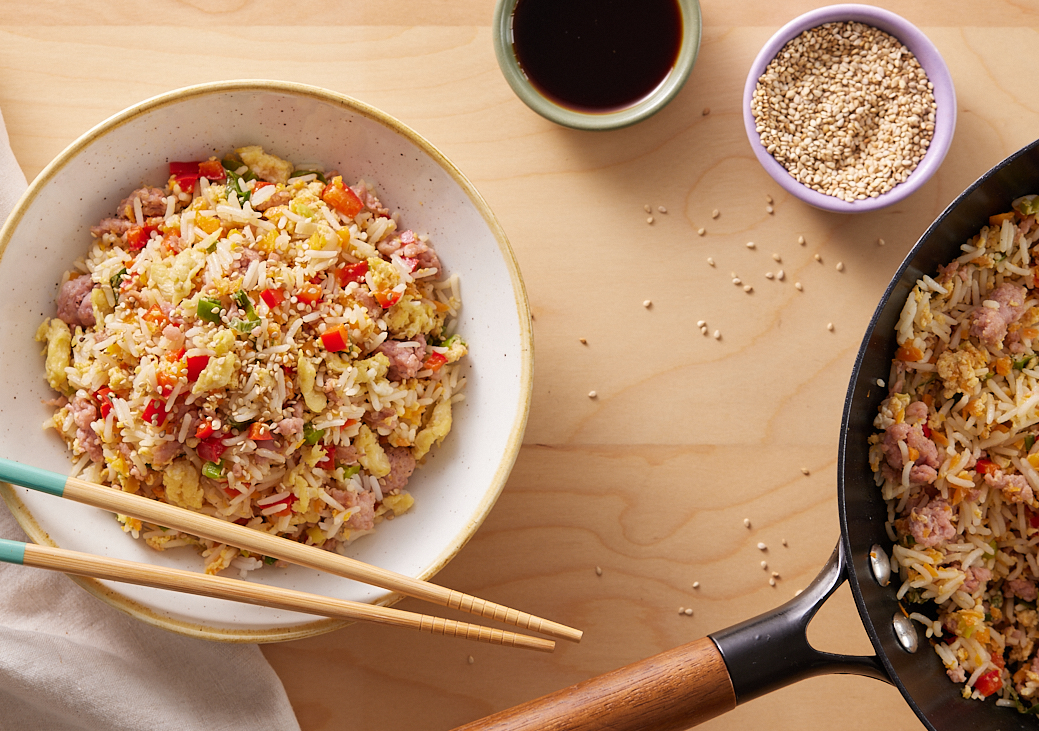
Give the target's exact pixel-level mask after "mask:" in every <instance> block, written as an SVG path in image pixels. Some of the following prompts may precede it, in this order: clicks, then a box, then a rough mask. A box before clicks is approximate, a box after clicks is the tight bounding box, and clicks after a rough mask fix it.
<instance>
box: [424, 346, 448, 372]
mask: <svg viewBox="0 0 1039 731" xmlns="http://www.w3.org/2000/svg"><path fill="white" fill-rule="evenodd" d="M445 363H447V356H445V355H444V354H442V353H438V352H436V351H433V352H432V353H430V354H429V357H428V358H426V362H425V363H424V364H423V365H424V366H425V367H426V368H428V369H429V370H431V371H433V372H434V373H436V372H437V371H439V370H440V369H441V367H443V365H444V364H445Z"/></svg>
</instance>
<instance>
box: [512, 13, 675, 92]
mask: <svg viewBox="0 0 1039 731" xmlns="http://www.w3.org/2000/svg"><path fill="white" fill-rule="evenodd" d="M681 44H682V14H681V11H680V10H679V8H678V3H677V0H518V2H517V3H516V8H515V10H514V11H513V15H512V47H513V50H514V52H515V54H516V60H517V61H519V65H520V67H521V68H522V69H523V72H524V73H525V74H526V76H527V78H528V79H530V81H531V82H532V83H533V84H534V86H535V87H537V89H538V90H539V91H540V92H541V93H542V94H544V95H545V96H546V97H548V98H550V99H551V100H553V101H555V102H556V103H558V104H561V105H562V106H565V107H570V108H571V109H575V110H579V111H591V112H610V111H615V110H618V109H624V108H626V107H630V106H633V105H634V104H636V103H638V102H639V101H641V100H642V99H645V98H646V97H647V96H649V95H650V94H651V93H652V92H653V90H654V89H656V88H657V87H658V86H660V84H661V82H663V81H664V80H665V79H666V78H667V76H668V74H669V73H671V70H672V69H673V68H674V65H675V61H676V59H677V58H678V51H679V48H680V47H681Z"/></svg>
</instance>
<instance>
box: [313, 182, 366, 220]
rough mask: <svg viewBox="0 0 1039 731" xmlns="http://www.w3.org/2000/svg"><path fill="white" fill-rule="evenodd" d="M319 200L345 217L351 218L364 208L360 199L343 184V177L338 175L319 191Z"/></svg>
mask: <svg viewBox="0 0 1039 731" xmlns="http://www.w3.org/2000/svg"><path fill="white" fill-rule="evenodd" d="M321 200H323V201H324V202H325V203H327V204H328V205H330V206H332V208H334V209H335V210H337V211H339V212H340V213H342V214H343V215H344V216H346V217H347V218H353V217H354V216H356V215H357V214H358V213H360V212H361V209H363V208H364V203H362V202H361V199H360V198H358V197H357V194H356V193H354V192H353V190H352V189H350V188H349V187H347V186H346V185H343V178H342V176H339V175H337V176H335V177H334V178H332V181H331V182H330V183H329V184H328V185H326V186H325V189H324V190H323V191H322V192H321Z"/></svg>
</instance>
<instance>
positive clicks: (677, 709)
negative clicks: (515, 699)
mask: <svg viewBox="0 0 1039 731" xmlns="http://www.w3.org/2000/svg"><path fill="white" fill-rule="evenodd" d="M735 707H736V694H735V692H734V691H733V689H732V682H731V681H730V680H729V673H728V670H727V669H726V667H725V661H724V660H723V659H722V655H721V653H720V652H719V651H718V648H717V647H715V645H714V643H713V642H712V641H711V640H710V639H708V638H706V637H705V638H703V639H700V640H695V641H693V642H690V643H689V644H687V645H682V646H681V647H677V648H675V649H673V650H668V651H667V652H662V653H660V654H659V655H654V656H653V657H650V658H646V659H645V660H640V661H638V662H635V663H632V664H631V665H628V666H626V667H623V668H620V669H618V670H614V671H611V672H609V673H606V674H604V675H601V676H599V677H597V678H592V679H591V680H586V681H584V682H582V683H578V684H577V685H575V686H573V687H570V688H564V689H563V690H560V691H557V692H555V693H551V694H549V695H547V696H544V697H543V698H538V699H537V700H533V701H529V702H527V703H523V704H521V705H519V706H517V707H516V708H512V709H509V710H505V711H501V712H499V713H496V714H494V715H493V716H488V717H487V718H484V719H481V720H479V721H474V722H472V723H467V724H466V725H465V726H461V727H459V728H458V729H457V730H456V731H605V730H606V729H609V730H610V731H680V729H684V728H689V727H690V726H695V725H698V724H700V723H703V722H704V721H707V720H709V719H711V718H714V717H715V716H718V715H721V714H722V713H725V712H727V711H731V710H732V709H734V708H735Z"/></svg>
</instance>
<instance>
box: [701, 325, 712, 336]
mask: <svg viewBox="0 0 1039 731" xmlns="http://www.w3.org/2000/svg"><path fill="white" fill-rule="evenodd" d="M700 332H701V333H702V334H704V335H708V334H710V331H709V330H708V329H707V326H706V325H704V326H703V327H701V328H700Z"/></svg>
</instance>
